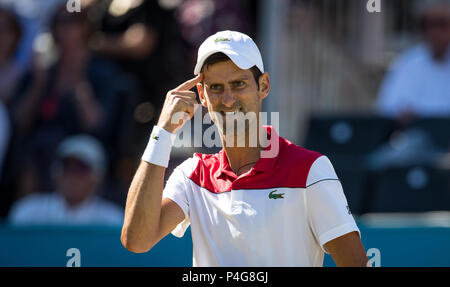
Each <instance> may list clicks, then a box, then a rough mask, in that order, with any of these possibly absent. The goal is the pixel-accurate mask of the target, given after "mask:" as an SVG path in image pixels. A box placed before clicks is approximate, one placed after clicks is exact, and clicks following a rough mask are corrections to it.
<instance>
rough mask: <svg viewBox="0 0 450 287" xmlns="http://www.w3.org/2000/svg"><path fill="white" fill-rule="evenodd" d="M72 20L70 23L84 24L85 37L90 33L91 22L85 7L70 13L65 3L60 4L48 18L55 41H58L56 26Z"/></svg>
mask: <svg viewBox="0 0 450 287" xmlns="http://www.w3.org/2000/svg"><path fill="white" fill-rule="evenodd" d="M66 22H69V23H70V22H72V23H80V24H81V25H85V27H86V29H87V35H86V39H88V38H89V36H90V35H91V33H92V29H93V23H92V22H91V20H90V18H89V16H88V11H87V8H85V9H82V10H81V11H80V12H76V13H75V12H74V13H71V12H69V11H67V8H66V4H61V5H60V6H59V7H58V8H57V9H55V11H54V12H53V15H52V17H51V18H50V22H49V23H50V31H51V33H52V35H53V38H54V39H55V42H56V43H58V41H59V39H58V38H57V35H56V27H57V26H58V25H59V24H61V23H66Z"/></svg>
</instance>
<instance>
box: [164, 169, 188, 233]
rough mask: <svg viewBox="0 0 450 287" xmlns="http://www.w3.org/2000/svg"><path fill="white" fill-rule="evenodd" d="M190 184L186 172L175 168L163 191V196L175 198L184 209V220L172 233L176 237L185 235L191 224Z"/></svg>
mask: <svg viewBox="0 0 450 287" xmlns="http://www.w3.org/2000/svg"><path fill="white" fill-rule="evenodd" d="M187 192H188V185H187V184H186V178H185V175H184V173H183V172H182V171H181V169H179V168H175V169H174V171H173V173H172V174H171V175H170V177H169V179H168V180H167V183H166V186H165V187H164V191H163V198H168V199H171V200H173V201H174V202H175V203H176V204H178V206H179V207H180V208H181V209H182V210H183V213H184V220H183V221H182V222H180V223H179V224H178V225H177V226H176V227H175V229H174V230H172V232H171V233H172V234H173V235H174V236H176V237H183V235H184V233H185V232H186V229H187V228H188V227H189V225H190V217H189V201H188V195H187Z"/></svg>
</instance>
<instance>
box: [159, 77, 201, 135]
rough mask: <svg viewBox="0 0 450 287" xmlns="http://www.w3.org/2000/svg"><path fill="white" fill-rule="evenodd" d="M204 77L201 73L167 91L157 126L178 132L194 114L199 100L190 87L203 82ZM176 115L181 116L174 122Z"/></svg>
mask: <svg viewBox="0 0 450 287" xmlns="http://www.w3.org/2000/svg"><path fill="white" fill-rule="evenodd" d="M202 79H203V75H202V74H201V73H200V74H199V75H198V76H197V77H195V78H193V79H190V80H188V81H186V82H184V83H183V84H181V85H179V86H178V87H177V88H175V89H174V90H171V91H169V92H168V93H167V95H166V100H165V101H164V106H163V108H162V111H161V115H160V116H159V120H158V124H157V126H159V127H160V128H163V129H165V130H166V131H168V132H171V133H176V131H177V130H178V129H179V128H181V127H182V126H183V125H184V123H185V122H187V121H188V120H190V119H191V118H192V117H193V116H194V113H195V107H196V106H197V105H196V104H197V100H196V95H195V92H192V91H190V89H192V88H193V87H194V86H195V85H196V84H197V83H199V82H201V81H202ZM180 113H184V115H185V116H184V117H182V118H180ZM175 117H176V118H180V120H178V122H172V119H175Z"/></svg>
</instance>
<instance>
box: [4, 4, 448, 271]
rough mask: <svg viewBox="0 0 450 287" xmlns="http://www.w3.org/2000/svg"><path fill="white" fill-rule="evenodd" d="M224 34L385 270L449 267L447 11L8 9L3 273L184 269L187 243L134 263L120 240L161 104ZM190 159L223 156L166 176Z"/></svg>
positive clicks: (267, 105)
mask: <svg viewBox="0 0 450 287" xmlns="http://www.w3.org/2000/svg"><path fill="white" fill-rule="evenodd" d="M375 2H379V3H380V6H379V7H377V6H376V4H377V3H375ZM368 3H369V4H368ZM374 3H375V4H374ZM372 4H373V5H372ZM78 8H79V9H78ZM378 8H380V10H378ZM369 10H370V11H369ZM373 10H378V11H379V12H377V11H373ZM71 11H72V12H71ZM227 29H228V30H237V31H241V32H244V33H246V34H248V35H250V36H251V37H252V38H253V39H254V40H255V42H256V43H257V45H258V46H259V47H260V49H261V52H262V55H263V59H264V63H265V67H266V70H267V71H268V72H269V74H270V77H271V84H272V89H271V94H270V96H269V97H268V98H267V99H266V100H265V101H264V102H263V105H264V110H265V111H267V112H279V118H280V126H279V129H280V130H279V133H280V135H281V136H283V137H285V138H287V139H289V140H291V141H293V142H294V143H297V144H299V145H301V146H304V147H306V148H310V149H313V150H317V151H319V152H321V153H322V154H325V155H327V156H328V157H329V158H330V159H331V161H332V163H333V164H334V167H335V169H336V172H337V174H338V176H339V178H340V180H341V182H342V185H343V187H344V192H345V194H346V197H347V200H348V202H349V206H350V208H351V210H352V213H353V214H354V216H355V219H356V220H357V222H358V225H359V226H360V228H361V231H362V239H363V243H364V245H365V247H366V249H369V248H377V249H379V250H380V252H381V258H382V259H381V265H382V266H450V247H449V246H448V242H449V240H450V153H449V152H450V0H397V1H386V0H380V1H367V0H259V1H258V0H242V1H238V0H80V1H67V0H0V30H1V32H0V218H1V220H2V221H1V222H2V223H1V224H0V242H1V244H0V266H65V263H66V261H67V260H68V257H66V253H65V252H66V250H67V249H69V248H72V247H75V248H79V249H80V250H81V254H82V255H83V254H85V255H86V256H83V258H85V259H83V260H85V261H82V266H190V265H191V264H192V262H191V261H192V246H191V242H190V237H189V236H185V238H183V239H175V238H173V237H172V236H171V235H169V236H168V237H167V238H166V239H164V240H163V241H162V242H161V243H160V244H159V245H158V246H157V247H155V249H152V251H150V252H149V253H147V254H131V253H130V252H128V251H126V250H125V249H124V248H123V247H122V246H121V244H120V227H121V223H122V220H123V208H124V206H125V200H126V194H127V189H128V187H129V185H130V183H131V180H132V177H133V175H134V172H135V170H136V168H137V165H138V163H139V160H140V157H141V155H142V153H143V151H144V149H145V146H146V144H147V141H148V137H149V133H150V131H151V128H152V126H153V125H154V124H155V123H156V121H157V117H158V115H159V112H160V110H161V107H162V103H163V101H164V98H165V94H166V92H167V91H168V90H170V89H172V88H173V87H175V86H177V85H178V84H180V83H182V82H184V81H185V80H186V79H188V78H190V77H192V75H193V67H194V65H195V60H196V53H197V48H198V46H199V45H200V44H201V43H202V42H203V40H204V39H205V38H206V37H207V36H209V35H211V34H213V33H215V32H216V31H220V30H227ZM203 113H205V111H203ZM269 123H270V122H269ZM194 151H197V152H206V153H212V152H215V151H217V150H214V149H205V148H202V147H199V148H176V149H174V150H173V151H172V157H171V162H170V166H169V169H168V170H167V172H166V176H167V177H168V176H169V175H170V174H171V172H172V170H173V168H174V167H175V166H177V165H178V164H179V163H181V162H182V161H183V160H184V159H186V158H187V157H190V156H191V155H192V152H194ZM99 245H100V246H102V248H98V246H99ZM169 250H170V251H169ZM168 252H169V254H172V256H167V253H168ZM161 254H166V256H164V259H162V258H161V257H160V255H161ZM325 264H326V265H327V266H332V265H333V263H332V260H331V259H330V258H329V257H328V256H327V258H326V260H325Z"/></svg>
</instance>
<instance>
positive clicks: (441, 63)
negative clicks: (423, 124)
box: [377, 0, 450, 119]
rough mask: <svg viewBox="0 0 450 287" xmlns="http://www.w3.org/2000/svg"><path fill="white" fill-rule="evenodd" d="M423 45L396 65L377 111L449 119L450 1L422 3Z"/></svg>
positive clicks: (382, 92)
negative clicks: (447, 117) (446, 117)
mask: <svg viewBox="0 0 450 287" xmlns="http://www.w3.org/2000/svg"><path fill="white" fill-rule="evenodd" d="M421 3H422V4H424V3H425V4H424V6H422V7H421V8H420V10H421V13H420V16H421V19H422V23H423V32H424V40H425V41H424V42H423V43H421V44H419V45H417V46H415V47H413V48H411V49H409V50H408V51H406V52H405V53H404V54H403V55H401V56H400V57H399V58H398V60H396V62H395V63H394V65H393V66H392V68H391V71H390V72H389V73H388V75H387V77H386V78H385V80H384V83H383V85H382V88H381V91H380V94H379V98H378V102H377V109H378V111H379V112H380V113H381V114H383V115H386V116H390V117H396V118H400V119H402V118H403V119H405V118H406V119H408V118H411V117H414V116H418V117H429V116H450V82H449V79H450V1H449V0H433V1H425V2H424V1H422V2H421Z"/></svg>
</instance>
